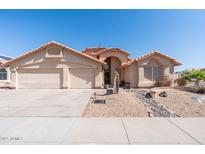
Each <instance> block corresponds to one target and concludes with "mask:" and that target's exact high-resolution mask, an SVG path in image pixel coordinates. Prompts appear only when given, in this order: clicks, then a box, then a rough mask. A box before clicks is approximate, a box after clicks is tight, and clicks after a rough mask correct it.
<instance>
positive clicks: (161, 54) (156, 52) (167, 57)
mask: <svg viewBox="0 0 205 154" xmlns="http://www.w3.org/2000/svg"><path fill="white" fill-rule="evenodd" d="M153 55H158V56H161V57H164V58H165V59H168V60H170V61H171V62H172V63H173V64H174V65H175V66H179V65H182V63H180V62H178V61H177V60H176V59H174V58H171V57H169V56H168V55H166V54H163V53H161V52H159V51H153V52H150V53H148V54H145V55H143V56H140V57H138V58H136V59H135V60H136V61H142V60H144V59H146V58H149V57H151V56H153Z"/></svg>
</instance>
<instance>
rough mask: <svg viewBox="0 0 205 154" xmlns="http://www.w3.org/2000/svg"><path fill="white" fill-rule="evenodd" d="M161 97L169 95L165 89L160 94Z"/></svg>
mask: <svg viewBox="0 0 205 154" xmlns="http://www.w3.org/2000/svg"><path fill="white" fill-rule="evenodd" d="M159 96H160V97H167V93H166V91H163V92H161V93H160V94H159Z"/></svg>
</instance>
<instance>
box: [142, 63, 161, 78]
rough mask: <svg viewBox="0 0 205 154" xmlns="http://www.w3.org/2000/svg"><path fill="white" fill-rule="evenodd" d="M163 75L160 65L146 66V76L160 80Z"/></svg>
mask: <svg viewBox="0 0 205 154" xmlns="http://www.w3.org/2000/svg"><path fill="white" fill-rule="evenodd" d="M161 76H162V70H161V68H160V67H154V66H150V67H144V77H145V78H146V79H148V80H151V81H156V80H160V79H161Z"/></svg>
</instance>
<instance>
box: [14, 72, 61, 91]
mask: <svg viewBox="0 0 205 154" xmlns="http://www.w3.org/2000/svg"><path fill="white" fill-rule="evenodd" d="M61 83H62V71H61V70H40V69H38V70H35V69H33V70H18V79H17V84H18V85H17V87H18V88H20V89H21V88H36V89H37V88H39V89H46V88H53V89H55V88H56V89H57V88H61Z"/></svg>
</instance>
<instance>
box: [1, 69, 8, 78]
mask: <svg viewBox="0 0 205 154" xmlns="http://www.w3.org/2000/svg"><path fill="white" fill-rule="evenodd" d="M0 80H7V71H6V70H5V69H4V68H0Z"/></svg>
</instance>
